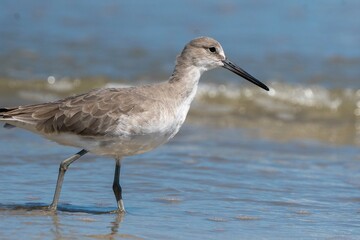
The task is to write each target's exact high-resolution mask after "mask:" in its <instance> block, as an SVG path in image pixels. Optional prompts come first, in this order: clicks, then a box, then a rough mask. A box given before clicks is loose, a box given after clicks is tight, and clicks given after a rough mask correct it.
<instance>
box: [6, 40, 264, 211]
mask: <svg viewBox="0 0 360 240" xmlns="http://www.w3.org/2000/svg"><path fill="white" fill-rule="evenodd" d="M217 67H223V68H226V69H228V70H230V71H231V72H233V73H235V74H237V75H239V76H241V77H243V78H244V79H246V80H248V81H250V82H252V83H254V84H256V85H257V86H259V87H261V88H263V89H265V90H267V91H268V90H269V88H268V87H267V86H266V85H265V84H263V83H262V82H260V81H259V80H257V79H256V78H254V77H253V76H251V75H250V74H249V73H247V72H246V71H244V70H243V69H241V68H240V67H238V66H236V65H235V64H233V63H232V62H230V61H229V60H228V59H227V58H226V57H225V54H224V51H223V48H222V47H221V45H220V43H219V42H217V41H216V40H214V39H212V38H209V37H199V38H195V39H193V40H191V41H190V42H189V43H188V44H187V45H186V46H185V48H184V49H183V50H182V52H181V54H180V55H179V56H178V57H177V59H176V65H175V69H174V71H173V73H172V75H171V77H170V78H169V80H168V81H165V82H161V83H155V84H149V85H143V86H137V87H128V88H105V89H97V90H92V91H90V92H87V93H84V94H80V95H76V96H70V97H67V98H64V99H61V100H58V101H55V102H48V103H41V104H34V105H25V106H19V107H6V108H0V121H1V122H4V123H5V125H4V127H5V128H13V127H19V128H23V129H26V130H29V131H31V132H33V133H36V134H40V135H42V136H43V137H45V138H47V139H50V140H52V141H55V142H57V143H59V144H62V145H67V146H73V147H77V148H80V149H82V150H81V151H79V152H78V153H76V154H75V155H73V156H71V157H70V158H67V159H65V160H63V161H62V162H61V164H60V167H59V174H58V179H57V183H56V189H55V194H54V198H53V201H52V203H51V204H50V206H49V207H48V208H49V210H51V211H56V210H57V205H58V201H59V197H60V192H61V187H62V183H63V180H64V175H65V172H66V170H67V169H68V167H69V166H70V164H71V163H73V162H74V161H76V160H77V159H79V158H80V157H81V156H83V155H84V154H86V153H87V152H91V153H94V154H97V155H101V156H109V157H112V158H114V159H115V174H114V181H113V191H114V194H115V198H116V202H117V210H116V211H118V212H125V208H124V203H123V200H122V189H121V186H120V167H121V159H122V158H123V157H127V156H132V155H136V154H141V153H145V152H148V151H150V150H152V149H154V148H156V147H158V146H160V145H162V144H164V143H166V142H167V141H169V139H171V138H172V137H174V135H175V134H176V133H177V132H178V131H179V129H180V127H181V125H182V124H183V123H184V121H185V118H186V115H187V113H188V111H189V108H190V103H191V102H192V100H193V99H194V96H195V94H196V90H197V86H198V82H199V79H200V76H201V75H202V73H204V72H205V71H207V70H210V69H213V68H217Z"/></svg>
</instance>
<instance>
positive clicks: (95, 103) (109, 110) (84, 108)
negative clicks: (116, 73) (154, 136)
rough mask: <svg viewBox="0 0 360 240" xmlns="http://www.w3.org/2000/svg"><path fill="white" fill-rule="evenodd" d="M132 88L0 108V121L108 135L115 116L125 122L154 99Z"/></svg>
mask: <svg viewBox="0 0 360 240" xmlns="http://www.w3.org/2000/svg"><path fill="white" fill-rule="evenodd" d="M133 89H134V88H123V89H113V88H108V89H100V90H93V91H90V92H88V93H85V94H81V95H77V96H72V97H68V98H65V99H62V100H59V101H56V102H51V103H44V104H36V105H28V106H20V107H16V108H2V109H0V120H2V121H4V122H6V123H7V125H13V126H20V127H21V126H22V125H32V126H35V128H36V130H37V131H39V132H41V133H43V134H55V133H59V132H70V133H75V134H78V135H83V136H102V135H109V134H111V133H112V132H113V131H115V130H116V127H117V122H118V121H119V119H121V121H126V120H127V119H129V118H128V117H130V116H132V115H139V114H141V113H143V112H145V111H146V109H144V107H143V106H144V105H143V104H144V102H149V101H155V100H152V99H149V98H146V97H145V96H143V95H141V94H138V93H137V92H136V91H133ZM150 104H151V103H150ZM19 123H20V124H19ZM122 124H125V125H126V122H124V123H122Z"/></svg>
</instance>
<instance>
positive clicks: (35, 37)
mask: <svg viewBox="0 0 360 240" xmlns="http://www.w3.org/2000/svg"><path fill="white" fill-rule="evenodd" d="M1 5H2V6H1V8H0V35H1V38H0V87H1V88H0V93H1V97H0V100H1V105H14V104H24V103H33V102H39V101H51V100H55V99H58V98H59V97H64V96H67V95H69V94H73V93H79V92H84V91H87V90H89V89H92V88H99V87H107V86H122V85H139V84H144V83H149V82H158V81H164V80H166V79H167V78H168V76H169V75H170V74H171V72H172V70H173V67H174V62H175V57H176V55H177V54H179V52H180V51H181V50H182V48H183V46H184V45H185V44H186V43H187V42H188V41H190V40H191V39H193V38H195V37H198V36H211V37H213V38H215V39H217V40H218V41H220V42H221V44H222V45H223V48H224V50H225V53H226V54H227V56H228V58H229V59H231V60H232V61H233V62H235V63H237V64H238V65H240V66H241V67H243V68H244V69H245V70H247V71H248V72H250V73H251V74H252V75H254V76H255V77H257V78H258V79H260V80H261V81H263V82H265V83H266V84H268V85H270V87H271V91H270V92H269V93H265V92H264V91H262V90H260V89H257V88H256V87H253V86H252V85H251V84H249V83H248V82H246V81H244V80H242V79H239V77H237V76H235V75H233V74H232V73H230V72H227V71H225V70H223V69H219V70H215V71H211V72H209V73H206V74H205V75H204V76H203V78H202V80H201V85H200V89H199V94H198V96H197V99H196V102H195V104H194V105H193V108H192V110H191V114H190V116H189V122H191V123H195V124H196V123H200V124H209V125H212V126H222V127H229V126H230V127H242V128H248V129H251V128H256V129H260V131H258V132H254V131H253V133H255V134H261V135H262V136H264V137H267V138H270V139H277V140H289V139H314V140H316V141H323V142H327V143H332V144H355V145H359V143H360V140H359V138H360V137H359V135H360V134H359V132H360V120H359V117H360V101H359V99H360V91H359V88H360V79H359V76H360V68H359V65H360V19H359V17H358V9H360V3H359V2H358V1H351V0H343V1H335V0H330V1H325V0H322V1H321V0H320V1H312V2H309V1H266V0H254V1H221V2H220V1H206V2H203V1H176V2H172V3H169V2H168V1H151V2H149V1H111V0H104V1H94V0H86V1H85V0H80V1H70V0H64V1H41V0H35V1H2V3H1Z"/></svg>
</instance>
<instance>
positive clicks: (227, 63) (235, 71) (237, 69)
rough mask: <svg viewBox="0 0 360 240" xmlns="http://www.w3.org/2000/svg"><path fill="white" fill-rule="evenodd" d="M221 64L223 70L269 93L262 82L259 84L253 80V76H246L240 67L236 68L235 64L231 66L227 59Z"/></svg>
mask: <svg viewBox="0 0 360 240" xmlns="http://www.w3.org/2000/svg"><path fill="white" fill-rule="evenodd" d="M222 62H223V63H224V66H223V67H224V68H226V69H228V70H230V71H232V72H233V73H235V74H237V75H239V76H240V77H243V78H245V79H246V80H248V81H250V82H252V83H253V84H255V85H257V86H259V87H261V88H262V89H265V90H266V91H269V88H268V87H267V86H266V85H265V84H263V83H262V82H260V81H259V80H257V79H256V78H254V77H253V76H251V75H250V74H248V73H247V72H245V71H244V70H243V69H241V68H240V67H238V66H236V65H235V64H233V63H232V62H230V61H229V60H228V59H225V60H223V61H222Z"/></svg>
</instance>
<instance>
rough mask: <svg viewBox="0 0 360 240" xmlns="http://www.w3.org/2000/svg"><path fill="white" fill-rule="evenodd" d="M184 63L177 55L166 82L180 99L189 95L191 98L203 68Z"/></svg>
mask: <svg viewBox="0 0 360 240" xmlns="http://www.w3.org/2000/svg"><path fill="white" fill-rule="evenodd" d="M186 63H187V62H186V61H183V59H181V58H179V57H178V59H177V63H176V66H175V69H174V71H173V74H172V75H171V77H170V79H169V82H168V83H169V85H171V86H172V88H173V89H174V90H175V91H176V92H177V93H178V96H179V97H181V98H182V99H184V98H189V97H190V98H191V100H192V98H193V97H194V96H195V93H196V90H197V85H198V83H199V79H200V77H201V75H202V73H203V72H204V70H203V69H201V68H199V67H197V66H194V65H193V64H186ZM191 100H190V101H191Z"/></svg>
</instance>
